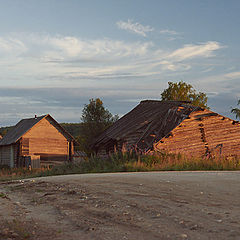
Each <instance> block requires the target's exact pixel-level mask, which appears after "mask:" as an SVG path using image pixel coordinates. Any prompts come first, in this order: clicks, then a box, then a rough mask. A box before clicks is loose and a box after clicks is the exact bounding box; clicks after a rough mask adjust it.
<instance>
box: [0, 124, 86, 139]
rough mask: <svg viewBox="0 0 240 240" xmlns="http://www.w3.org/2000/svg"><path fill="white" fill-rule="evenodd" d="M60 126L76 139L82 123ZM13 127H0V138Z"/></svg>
mask: <svg viewBox="0 0 240 240" xmlns="http://www.w3.org/2000/svg"><path fill="white" fill-rule="evenodd" d="M60 125H61V126H62V127H63V128H64V129H66V130H67V131H68V132H69V133H70V134H71V135H72V136H73V137H74V138H77V137H78V136H79V135H81V129H82V123H60ZM13 127H14V126H8V127H1V128H0V134H1V135H2V136H4V135H6V133H7V132H8V131H9V130H10V129H12V128H13Z"/></svg>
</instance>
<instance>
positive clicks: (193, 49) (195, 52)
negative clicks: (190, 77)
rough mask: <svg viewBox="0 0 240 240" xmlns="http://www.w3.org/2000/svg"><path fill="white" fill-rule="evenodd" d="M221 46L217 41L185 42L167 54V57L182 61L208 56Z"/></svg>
mask: <svg viewBox="0 0 240 240" xmlns="http://www.w3.org/2000/svg"><path fill="white" fill-rule="evenodd" d="M220 48H222V46H221V45H220V44H219V43H218V42H213V41H209V42H206V43H201V44H195V45H194V44H187V45H184V47H183V48H179V49H177V50H175V51H174V52H173V53H172V54H170V55H169V58H172V59H176V60H178V61H183V60H187V59H192V58H196V57H210V56H213V52H214V51H216V50H218V49H220Z"/></svg>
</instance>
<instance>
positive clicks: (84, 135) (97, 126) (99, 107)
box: [78, 98, 118, 154]
mask: <svg viewBox="0 0 240 240" xmlns="http://www.w3.org/2000/svg"><path fill="white" fill-rule="evenodd" d="M81 120H82V124H83V126H82V129H81V136H80V137H79V138H78V140H79V142H80V144H81V148H82V150H84V151H85V152H86V153H87V154H90V153H91V149H90V146H91V143H92V142H93V140H94V139H95V138H96V137H97V136H98V135H99V134H100V133H102V132H103V131H104V130H105V129H107V128H108V127H110V126H111V125H112V124H113V123H114V122H115V121H116V120H118V115H115V116H113V115H112V114H111V113H110V112H109V111H108V110H107V109H106V108H105V107H104V106H103V102H102V101H101V100H100V99H99V98H96V99H89V104H85V105H84V108H83V110H82V117H81Z"/></svg>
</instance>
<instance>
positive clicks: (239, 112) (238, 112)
mask: <svg viewBox="0 0 240 240" xmlns="http://www.w3.org/2000/svg"><path fill="white" fill-rule="evenodd" d="M237 105H239V106H240V100H238V103H237ZM231 113H233V114H235V117H236V118H239V119H240V109H239V108H232V110H231Z"/></svg>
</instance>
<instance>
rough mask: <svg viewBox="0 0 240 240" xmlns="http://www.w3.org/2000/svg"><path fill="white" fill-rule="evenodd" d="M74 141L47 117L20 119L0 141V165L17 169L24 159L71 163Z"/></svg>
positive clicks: (23, 163)
mask: <svg viewBox="0 0 240 240" xmlns="http://www.w3.org/2000/svg"><path fill="white" fill-rule="evenodd" d="M74 143H75V140H74V138H73V137H72V136H71V135H70V134H69V133H68V132H67V131H66V130H65V129H64V128H63V127H61V125H60V124H59V123H57V122H56V121H55V120H54V119H53V118H52V117H51V116H50V115H49V114H47V115H44V116H40V117H37V116H35V117H34V118H29V119H23V120H21V121H20V122H18V123H17V124H16V126H15V127H13V128H12V129H11V130H9V132H8V133H7V134H6V135H5V136H4V137H3V138H2V139H1V140H0V165H8V166H10V167H20V166H24V165H25V162H24V161H25V160H24V158H25V157H27V156H30V157H32V159H34V158H35V159H36V158H37V156H38V157H39V159H40V161H41V162H46V161H60V162H64V161H70V160H71V159H72V155H73V153H74V146H73V145H74Z"/></svg>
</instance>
